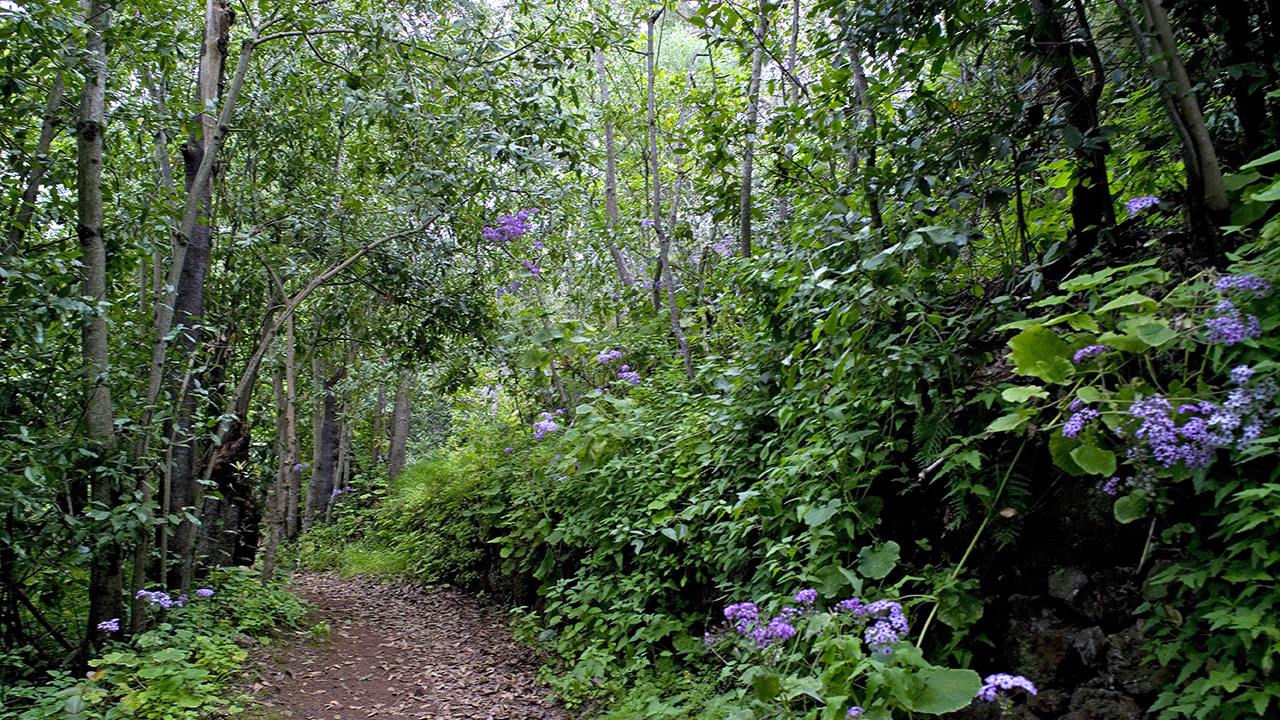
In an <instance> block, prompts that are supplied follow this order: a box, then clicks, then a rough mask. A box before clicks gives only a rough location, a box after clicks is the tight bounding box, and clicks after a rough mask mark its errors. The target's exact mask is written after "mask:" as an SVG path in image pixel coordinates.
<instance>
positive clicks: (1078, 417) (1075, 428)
mask: <svg viewBox="0 0 1280 720" xmlns="http://www.w3.org/2000/svg"><path fill="white" fill-rule="evenodd" d="M1077 403H1081V401H1080V400H1075V401H1073V402H1072V403H1071V409H1073V410H1075V412H1074V413H1073V414H1072V415H1071V417H1069V418H1067V422H1066V423H1064V424H1063V426H1062V437H1069V438H1073V437H1079V435H1080V431H1081V430H1084V425H1085V423H1087V422H1089V421H1090V420H1096V419H1097V418H1098V411H1097V410H1094V409H1093V408H1082V409H1078V408H1081V405H1080V404H1077ZM1081 404H1082V403H1081Z"/></svg>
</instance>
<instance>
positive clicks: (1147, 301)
mask: <svg viewBox="0 0 1280 720" xmlns="http://www.w3.org/2000/svg"><path fill="white" fill-rule="evenodd" d="M1135 305H1143V306H1146V307H1149V308H1155V306H1156V301H1155V300H1152V299H1151V298H1149V297H1147V296H1146V295H1143V294H1142V293H1136V292H1135V293H1128V294H1125V295H1121V296H1120V297H1118V298H1116V299H1115V300H1112V301H1111V302H1109V303H1107V304H1106V305H1103V306H1102V307H1100V308H1098V309H1097V310H1094V313H1104V312H1111V311H1112V310H1119V309H1120V308H1127V307H1133V306H1135Z"/></svg>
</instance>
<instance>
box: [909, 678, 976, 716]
mask: <svg viewBox="0 0 1280 720" xmlns="http://www.w3.org/2000/svg"><path fill="white" fill-rule="evenodd" d="M912 681H913V683H912V684H913V685H914V686H915V687H914V692H913V693H911V695H910V696H909V698H910V707H909V708H908V709H909V710H911V711H912V712H918V713H924V714H926V715H941V714H943V713H949V712H955V711H957V710H959V709H961V708H963V707H965V706H966V705H968V704H969V703H970V702H972V701H973V699H974V698H975V697H977V696H978V691H979V690H981V689H982V679H981V678H980V677H979V676H978V673H976V672H974V671H972V670H961V669H958V668H942V667H931V668H927V669H925V670H921V671H919V672H917V673H915V676H914V677H913V678H912Z"/></svg>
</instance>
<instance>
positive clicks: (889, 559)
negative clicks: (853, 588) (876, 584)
mask: <svg viewBox="0 0 1280 720" xmlns="http://www.w3.org/2000/svg"><path fill="white" fill-rule="evenodd" d="M901 552H902V548H901V547H900V546H899V545H898V543H896V542H894V541H892V540H890V541H889V542H887V543H884V544H882V545H880V546H879V547H876V548H872V547H871V546H870V545H868V546H866V547H864V548H862V550H861V551H859V552H858V574H859V575H862V576H863V577H868V578H871V579H872V580H879V579H881V578H883V577H884V576H886V575H888V574H889V573H891V572H893V568H894V567H895V566H897V564H898V556H899V555H900V554H901Z"/></svg>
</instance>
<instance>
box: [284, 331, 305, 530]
mask: <svg viewBox="0 0 1280 720" xmlns="http://www.w3.org/2000/svg"><path fill="white" fill-rule="evenodd" d="M285 322H286V323H287V324H286V325H285V352H284V380H285V386H286V387H285V398H284V401H285V416H284V417H285V449H286V451H287V457H288V463H287V464H285V465H284V468H285V469H286V475H285V479H286V485H287V486H286V490H285V505H284V536H285V537H286V538H288V539H289V540H292V539H294V538H296V537H297V536H298V500H299V496H300V495H301V494H302V468H301V467H300V466H299V465H300V463H301V462H302V449H301V448H300V447H299V444H298V366H297V354H296V346H295V341H294V331H293V315H292V314H290V315H289V316H288V317H287V318H285Z"/></svg>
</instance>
